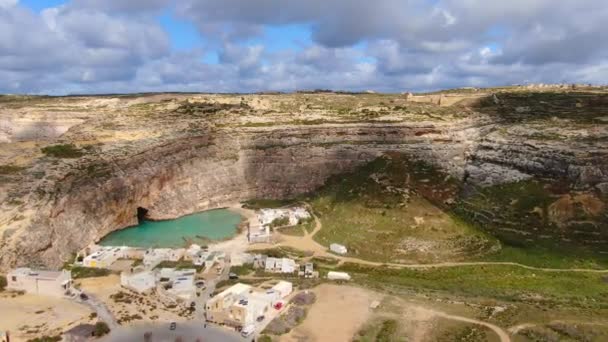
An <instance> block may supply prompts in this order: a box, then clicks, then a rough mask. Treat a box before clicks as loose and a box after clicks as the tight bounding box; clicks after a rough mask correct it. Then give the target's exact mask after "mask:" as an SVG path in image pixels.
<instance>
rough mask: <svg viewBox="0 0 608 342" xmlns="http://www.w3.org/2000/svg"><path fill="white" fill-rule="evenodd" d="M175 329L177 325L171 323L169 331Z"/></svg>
mask: <svg viewBox="0 0 608 342" xmlns="http://www.w3.org/2000/svg"><path fill="white" fill-rule="evenodd" d="M176 328H177V323H175V322H171V324H169V330H175V329H176Z"/></svg>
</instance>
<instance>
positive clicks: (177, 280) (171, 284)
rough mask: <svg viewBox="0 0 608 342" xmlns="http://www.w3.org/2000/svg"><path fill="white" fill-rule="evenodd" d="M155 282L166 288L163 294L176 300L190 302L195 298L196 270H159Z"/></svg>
mask: <svg viewBox="0 0 608 342" xmlns="http://www.w3.org/2000/svg"><path fill="white" fill-rule="evenodd" d="M156 281H158V282H162V284H163V285H165V286H167V289H166V290H165V293H166V294H167V295H169V296H171V297H174V298H176V299H181V300H184V301H191V300H193V299H194V298H196V284H195V283H196V270H195V269H191V268H188V269H181V270H178V269H175V268H161V269H160V270H158V271H157V272H156Z"/></svg>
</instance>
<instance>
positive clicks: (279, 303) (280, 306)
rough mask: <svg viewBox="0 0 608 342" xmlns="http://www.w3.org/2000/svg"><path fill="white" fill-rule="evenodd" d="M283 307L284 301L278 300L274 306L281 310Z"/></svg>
mask: <svg viewBox="0 0 608 342" xmlns="http://www.w3.org/2000/svg"><path fill="white" fill-rule="evenodd" d="M282 307H283V302H278V303H276V304H275V305H274V308H275V309H276V310H281V308H282Z"/></svg>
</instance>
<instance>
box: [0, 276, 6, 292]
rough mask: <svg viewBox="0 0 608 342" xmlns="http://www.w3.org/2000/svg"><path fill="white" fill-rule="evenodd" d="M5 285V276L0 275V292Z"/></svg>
mask: <svg viewBox="0 0 608 342" xmlns="http://www.w3.org/2000/svg"><path fill="white" fill-rule="evenodd" d="M5 287H6V278H5V277H4V276H3V275H0V292H1V291H4V288H5Z"/></svg>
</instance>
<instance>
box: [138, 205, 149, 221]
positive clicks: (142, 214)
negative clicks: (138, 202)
mask: <svg viewBox="0 0 608 342" xmlns="http://www.w3.org/2000/svg"><path fill="white" fill-rule="evenodd" d="M146 218H148V209H146V208H142V207H137V222H138V223H142V222H143V221H144V220H145V219H146Z"/></svg>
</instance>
